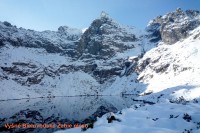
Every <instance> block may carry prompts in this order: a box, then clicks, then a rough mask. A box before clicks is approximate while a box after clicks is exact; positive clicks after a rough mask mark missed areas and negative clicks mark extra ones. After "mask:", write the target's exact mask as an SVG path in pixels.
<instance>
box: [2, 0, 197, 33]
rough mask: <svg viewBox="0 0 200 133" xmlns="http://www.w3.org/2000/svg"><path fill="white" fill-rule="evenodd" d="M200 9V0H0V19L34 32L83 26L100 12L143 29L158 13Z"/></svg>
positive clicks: (121, 22)
mask: <svg viewBox="0 0 200 133" xmlns="http://www.w3.org/2000/svg"><path fill="white" fill-rule="evenodd" d="M178 7H180V8H182V9H183V10H186V9H195V10H200V0H0V21H2V22H3V21H8V22H10V23H11V24H12V25H16V26H17V27H23V28H26V29H33V30H38V31H43V30H54V31H56V30H57V29H58V27H59V26H64V25H65V26H69V27H72V28H79V29H83V28H87V27H88V26H89V25H90V24H91V23H92V21H93V20H94V19H96V18H98V17H99V16H100V13H101V12H102V11H105V12H107V13H108V14H109V16H110V17H111V18H113V19H114V20H115V21H117V22H119V23H120V24H123V25H129V26H135V27H137V28H139V29H144V28H145V26H146V25H147V24H148V22H149V21H150V20H151V19H153V18H155V17H156V16H158V15H164V14H166V13H168V12H171V11H175V10H176V9H177V8H178Z"/></svg>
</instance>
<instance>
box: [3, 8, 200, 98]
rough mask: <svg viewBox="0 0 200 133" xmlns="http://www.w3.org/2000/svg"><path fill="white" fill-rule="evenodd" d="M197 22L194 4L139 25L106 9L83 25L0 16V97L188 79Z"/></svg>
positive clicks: (129, 89) (136, 87)
mask: <svg viewBox="0 0 200 133" xmlns="http://www.w3.org/2000/svg"><path fill="white" fill-rule="evenodd" d="M199 24H200V13H199V11H192V10H187V11H182V10H181V9H177V10H176V11H174V12H171V13H168V14H166V15H164V16H159V17H157V18H155V19H153V20H152V21H150V22H149V24H148V26H147V28H146V30H145V31H139V30H137V29H136V28H134V27H129V26H123V25H121V24H118V23H117V22H115V21H114V20H113V19H112V18H111V17H110V16H108V15H107V14H106V13H102V14H101V16H100V17H99V18H97V19H96V20H94V21H93V22H92V23H91V25H90V26H89V27H88V28H87V29H86V31H85V32H82V31H81V30H78V29H73V28H69V27H67V26H61V27H59V28H58V31H43V32H37V31H33V30H26V29H23V28H17V27H16V26H13V25H11V24H10V23H8V22H1V23H0V42H1V43H0V44H1V49H0V56H1V59H0V66H1V69H0V79H1V82H0V84H1V91H2V93H1V99H15V98H28V97H46V96H63V95H65V96H74V95H99V94H100V95H116V94H117V95H119V94H126V93H131V94H138V93H142V92H143V93H144V91H145V92H146V91H155V89H159V90H163V89H166V88H167V87H170V86H173V85H177V83H178V81H180V80H179V78H178V75H181V76H180V78H181V77H182V74H184V75H187V74H186V73H189V74H192V73H193V72H194V74H193V75H192V76H190V78H184V80H183V79H182V80H181V83H180V85H182V84H189V80H190V81H191V82H192V83H194V82H193V81H194V80H193V79H197V78H196V77H195V75H196V76H198V75H197V73H198V70H199V66H198V63H197V60H198V49H199V48H198V43H199V27H198V26H199ZM169 44H170V45H169ZM154 47H155V48H154ZM167 77H168V78H167ZM162 78H163V81H165V82H166V83H165V82H162V81H160V80H161V79H162ZM166 78H167V79H166ZM169 79H170V80H169ZM176 80H178V81H176ZM158 81H160V82H162V86H158V84H156V82H158ZM167 81H168V82H167ZM196 82H197V83H198V81H196ZM172 83H174V84H172ZM160 84H161V83H160ZM8 93H9V95H8Z"/></svg>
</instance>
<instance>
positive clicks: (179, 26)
mask: <svg viewBox="0 0 200 133" xmlns="http://www.w3.org/2000/svg"><path fill="white" fill-rule="evenodd" d="M199 24H200V13H199V11H196V10H186V11H183V10H182V9H181V8H178V9H176V11H174V12H170V13H168V14H166V15H164V16H158V17H156V18H155V19H153V20H152V21H150V23H149V24H148V26H147V29H146V30H147V32H149V33H150V38H151V40H152V41H160V40H161V41H163V42H165V43H166V44H173V43H176V42H177V41H179V40H180V39H183V38H186V37H187V36H188V34H189V31H191V30H194V29H195V28H196V27H198V26H199Z"/></svg>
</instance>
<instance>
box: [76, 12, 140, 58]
mask: <svg viewBox="0 0 200 133" xmlns="http://www.w3.org/2000/svg"><path fill="white" fill-rule="evenodd" d="M132 30H133V29H131V28H127V27H126V26H122V25H120V24H118V23H117V22H115V21H114V20H113V19H112V18H111V17H109V16H108V14H107V13H105V12H102V13H101V15H100V18H97V19H95V20H94V21H93V22H92V23H91V25H90V27H89V28H88V29H87V30H86V31H85V32H84V34H83V35H82V37H81V39H80V45H79V51H80V53H82V55H83V56H82V57H85V55H87V57H88V54H90V56H91V55H94V56H96V57H97V58H110V57H112V56H114V55H115V53H116V52H122V51H125V50H127V49H129V48H133V47H135V46H134V42H135V41H137V38H136V35H135V34H134V32H133V31H132Z"/></svg>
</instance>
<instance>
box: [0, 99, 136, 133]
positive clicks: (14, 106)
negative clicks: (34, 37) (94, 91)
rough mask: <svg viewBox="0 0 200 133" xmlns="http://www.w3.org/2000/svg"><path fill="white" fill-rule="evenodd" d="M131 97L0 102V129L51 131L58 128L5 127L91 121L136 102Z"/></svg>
mask: <svg viewBox="0 0 200 133" xmlns="http://www.w3.org/2000/svg"><path fill="white" fill-rule="evenodd" d="M133 98H134V96H126V97H120V96H102V97H99V96H98V97H97V96H96V97H95V96H89V97H86V96H82V97H55V98H51V99H49V98H37V99H28V100H27V99H23V100H9V101H1V102H0V132H10V131H11V132H20V133H21V132H53V131H56V130H60V129H58V128H50V129H42V128H40V129H35V128H32V129H31V128H24V129H23V128H13V129H9V130H8V129H7V128H5V124H6V123H9V124H11V123H15V124H19V123H20V124H22V123H29V124H31V123H32V124H40V123H41V124H52V123H56V124H57V123H58V122H60V123H68V124H75V123H90V122H93V121H95V119H96V117H101V116H102V115H103V114H105V113H107V112H117V111H119V110H122V109H124V108H126V107H130V106H131V105H133V104H135V103H138V101H134V100H133Z"/></svg>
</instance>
